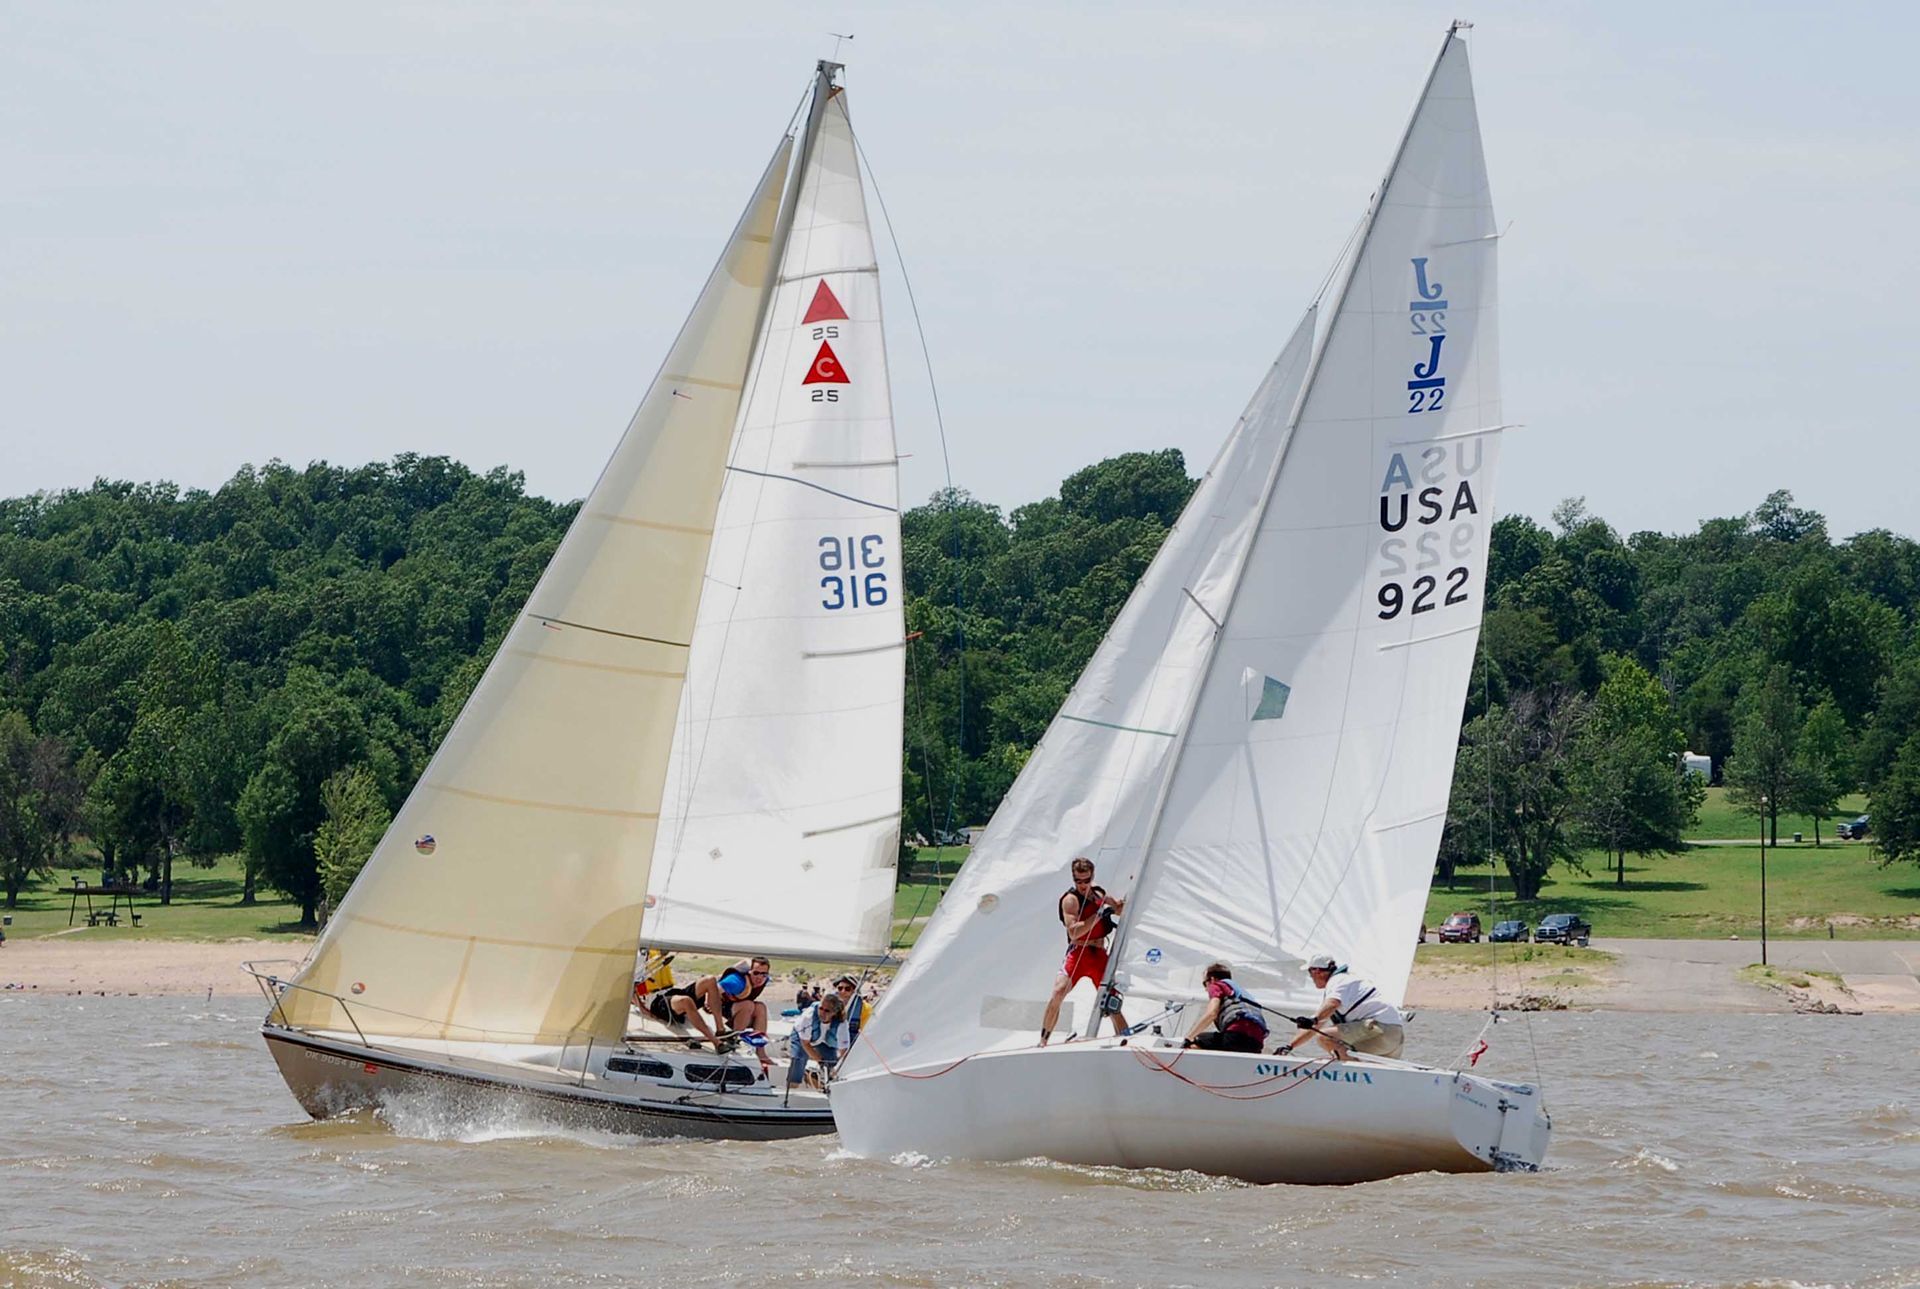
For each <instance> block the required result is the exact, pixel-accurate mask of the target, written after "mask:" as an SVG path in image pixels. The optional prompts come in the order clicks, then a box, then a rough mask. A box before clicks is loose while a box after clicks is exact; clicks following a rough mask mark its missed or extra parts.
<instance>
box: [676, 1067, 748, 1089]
mask: <svg viewBox="0 0 1920 1289" xmlns="http://www.w3.org/2000/svg"><path fill="white" fill-rule="evenodd" d="M687 1082H689V1083H718V1084H719V1085H720V1086H722V1087H727V1088H733V1087H743V1088H750V1087H752V1086H753V1073H752V1071H750V1070H746V1069H743V1068H741V1067H740V1066H738V1065H695V1064H693V1063H692V1062H688V1063H687Z"/></svg>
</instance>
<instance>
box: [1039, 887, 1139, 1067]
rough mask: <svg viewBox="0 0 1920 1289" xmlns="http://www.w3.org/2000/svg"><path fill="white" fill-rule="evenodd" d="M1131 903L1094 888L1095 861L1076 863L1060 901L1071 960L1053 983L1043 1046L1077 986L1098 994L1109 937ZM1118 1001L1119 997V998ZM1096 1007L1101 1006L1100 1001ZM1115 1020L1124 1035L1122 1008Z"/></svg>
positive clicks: (1043, 1020)
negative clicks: (1089, 986) (1087, 985)
mask: <svg viewBox="0 0 1920 1289" xmlns="http://www.w3.org/2000/svg"><path fill="white" fill-rule="evenodd" d="M1126 907H1127V901H1126V900H1125V899H1124V898H1121V899H1115V898H1114V897H1113V896H1111V895H1108V894H1107V893H1106V891H1105V890H1103V889H1102V888H1100V887H1098V886H1095V885H1094V884H1093V861H1092V860H1090V859H1088V858H1086V857H1085V856H1081V857H1079V858H1077V859H1075V860H1074V861H1073V885H1072V886H1069V887H1068V888H1067V889H1066V893H1065V894H1063V895H1061V897H1060V906H1059V908H1058V909H1057V910H1056V912H1058V913H1059V914H1060V923H1061V925H1062V926H1064V927H1066V928H1067V956H1066V958H1065V959H1064V960H1062V962H1061V963H1060V975H1059V977H1058V978H1056V979H1055V980H1054V982H1053V997H1051V998H1049V999H1047V1012H1046V1015H1045V1016H1043V1017H1042V1018H1041V1020H1040V1046H1042V1047H1045V1046H1046V1045H1047V1040H1048V1039H1049V1038H1052V1037H1053V1025H1054V1022H1055V1021H1057V1020H1059V1019H1060V1004H1061V1003H1062V1002H1063V1001H1065V1000H1066V997H1067V994H1068V993H1069V992H1070V991H1071V990H1072V989H1073V986H1074V982H1075V981H1078V980H1090V981H1092V982H1093V988H1094V990H1095V992H1096V993H1098V991H1099V989H1100V984H1101V982H1102V981H1103V980H1105V979H1106V976H1107V937H1108V936H1110V935H1112V934H1113V927H1114V923H1115V922H1116V921H1118V919H1119V917H1120V914H1121V913H1123V912H1125V911H1126ZM1116 999H1117V996H1116ZM1094 1005H1095V1006H1096V1007H1098V1006H1100V1005H1101V1004H1100V1003H1099V1002H1098V1001H1096V1002H1095V1003H1094ZM1108 1014H1109V1015H1110V1016H1112V1017H1113V1032H1114V1033H1116V1034H1123V1033H1125V1032H1126V1029H1127V1018H1126V1017H1125V1016H1122V1015H1121V1014H1120V1010H1119V1008H1118V1007H1114V1008H1112V1010H1111V1011H1109V1012H1108Z"/></svg>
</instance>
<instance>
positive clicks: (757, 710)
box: [646, 90, 905, 957]
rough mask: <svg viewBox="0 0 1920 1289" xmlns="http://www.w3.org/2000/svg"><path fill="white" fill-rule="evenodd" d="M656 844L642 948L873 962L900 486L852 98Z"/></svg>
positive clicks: (821, 189) (745, 433) (832, 120)
mask: <svg viewBox="0 0 1920 1289" xmlns="http://www.w3.org/2000/svg"><path fill="white" fill-rule="evenodd" d="M816 117H817V124H816V126H815V128H814V130H813V132H812V134H811V138H812V146H811V147H810V148H809V149H808V150H807V152H806V154H805V159H804V162H803V165H804V171H803V173H802V174H801V176H800V178H799V181H798V182H799V186H798V190H797V201H796V204H795V207H794V213H793V220H792V232H791V234H790V236H789V238H788V240H787V248H786V254H785V258H784V260H783V261H782V264H781V270H780V279H779V286H778V288H777V289H776V291H775V293H774V298H773V302H772V305H771V308H770V310H769V314H768V324H767V332H766V340H765V343H764V344H763V346H762V348H761V351H760V354H759V356H758V357H757V359H756V361H755V364H754V368H753V371H752V373H751V374H750V375H749V377H748V382H747V407H746V412H745V415H744V416H743V418H742V422H741V428H740V434H739V437H738V440H737V442H736V443H735V446H734V451H733V455H732V459H731V461H730V463H729V466H728V474H727V481H726V487H725V491H724V493H723V496H722V500H721V504H720V517H719V521H718V523H717V525H716V531H715V536H714V543H713V550H712V553H711V556H710V558H709V561H708V565H707V575H708V586H707V593H706V598H705V599H704V601H703V602H702V604H701V609H700V620H699V624H698V626H697V627H696V628H695V632H694V638H693V650H692V656H691V659H690V662H689V664H688V680H687V687H686V691H685V694H684V697H683V700H682V704H681V713H680V720H679V728H678V731H677V734H676V737H675V742H674V752H673V761H672V769H671V771H670V773H669V776H668V784H667V791H666V794H665V797H664V800H663V804H662V808H661V828H660V834H659V840H658V842H657V843H656V845H655V849H654V861H653V877H652V883H651V886H650V888H649V889H650V898H649V901H648V903H649V910H648V913H647V919H646V938H647V941H648V943H650V944H671V945H678V946H699V947H703V948H713V949H726V950H740V951H746V950H760V951H764V952H769V953H778V954H790V955H798V954H815V955H821V956H830V957H864V956H877V955H879V954H881V953H883V952H884V951H885V949H886V947H887V943H888V939H889V933H890V930H891V920H892V907H893V888H894V865H895V861H896V859H897V856H898V851H899V835H900V737H901V722H902V717H903V705H902V689H903V686H902V680H903V675H902V668H903V662H904V642H903V636H904V631H905V626H904V619H903V616H902V612H901V609H902V598H903V596H902V587H901V580H900V514H899V506H900V494H899V470H898V461H897V450H896V448H895V444H894V434H893V415H892V407H891V401H890V396H889V392H888V383H887V366H886V349H885V345H884V342H883V339H882V335H881V318H880V285H879V269H878V265H877V264H876V262H875V259H874V248H873V236H872V232H871V230H870V228H869V227H868V223H867V209H866V199H865V196H864V194H863V192H862V189H861V184H860V174H859V164H858V157H857V156H856V153H855V149H854V140H853V129H852V125H851V123H850V121H849V119H848V116H847V109H846V97H845V95H844V94H843V93H842V92H840V91H838V90H833V91H831V92H830V93H827V94H825V95H824V96H823V98H822V99H821V100H820V102H819V103H818V105H817V107H816Z"/></svg>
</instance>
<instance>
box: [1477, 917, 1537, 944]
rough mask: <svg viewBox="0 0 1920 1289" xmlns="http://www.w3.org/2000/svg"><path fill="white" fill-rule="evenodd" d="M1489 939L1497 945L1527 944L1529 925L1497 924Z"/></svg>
mask: <svg viewBox="0 0 1920 1289" xmlns="http://www.w3.org/2000/svg"><path fill="white" fill-rule="evenodd" d="M1487 939H1489V940H1492V941H1494V942H1495V943H1497V944H1525V943H1526V942H1527V924H1526V923H1525V922H1495V923H1494V924H1493V930H1492V931H1491V932H1489V933H1488V935H1487Z"/></svg>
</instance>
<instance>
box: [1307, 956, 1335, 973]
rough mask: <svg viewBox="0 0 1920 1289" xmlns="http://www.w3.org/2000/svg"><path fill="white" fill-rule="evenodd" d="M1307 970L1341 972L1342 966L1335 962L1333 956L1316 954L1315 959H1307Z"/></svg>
mask: <svg viewBox="0 0 1920 1289" xmlns="http://www.w3.org/2000/svg"><path fill="white" fill-rule="evenodd" d="M1307 970H1308V971H1338V970H1340V964H1339V963H1337V962H1335V961H1334V960H1333V955H1332V954H1329V953H1316V954H1315V955H1314V956H1313V957H1311V958H1308V959H1307Z"/></svg>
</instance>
